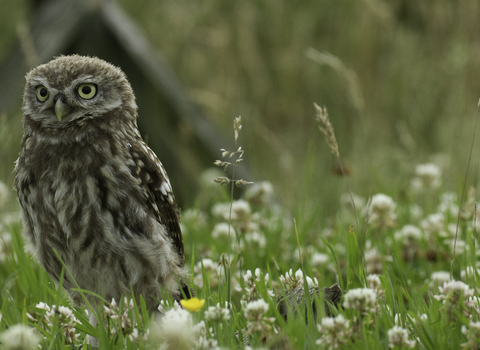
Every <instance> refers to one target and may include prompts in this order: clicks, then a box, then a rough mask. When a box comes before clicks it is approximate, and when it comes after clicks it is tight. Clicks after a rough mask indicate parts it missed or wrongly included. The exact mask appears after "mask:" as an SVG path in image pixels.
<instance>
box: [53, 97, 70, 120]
mask: <svg viewBox="0 0 480 350" xmlns="http://www.w3.org/2000/svg"><path fill="white" fill-rule="evenodd" d="M64 100H65V96H64V95H62V94H58V95H56V96H55V97H54V98H53V102H54V103H55V115H56V116H57V119H58V121H59V122H61V121H62V117H63V116H65V115H67V114H68V113H70V106H69V105H68V104H66V103H65V102H64Z"/></svg>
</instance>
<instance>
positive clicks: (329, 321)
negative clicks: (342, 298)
mask: <svg viewBox="0 0 480 350" xmlns="http://www.w3.org/2000/svg"><path fill="white" fill-rule="evenodd" d="M317 329H318V331H319V332H320V333H321V334H322V336H321V337H320V339H318V340H317V341H316V344H317V345H323V346H329V347H330V348H331V349H338V347H339V346H340V345H342V344H343V345H346V344H347V343H348V340H349V338H350V336H351V335H352V330H351V328H350V321H348V320H347V319H345V317H343V315H337V316H336V317H335V318H333V317H324V318H322V320H321V321H320V324H318V325H317Z"/></svg>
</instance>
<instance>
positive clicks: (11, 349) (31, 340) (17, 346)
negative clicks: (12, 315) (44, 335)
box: [0, 324, 40, 350]
mask: <svg viewBox="0 0 480 350" xmlns="http://www.w3.org/2000/svg"><path fill="white" fill-rule="evenodd" d="M0 339H1V340H2V343H3V348H2V349H3V350H36V349H37V347H38V344H39V343H40V337H39V336H38V334H36V333H35V332H34V330H33V329H32V328H30V327H28V326H27V325H24V324H16V325H13V326H11V327H10V328H8V329H7V330H6V331H5V332H3V333H2V334H1V335H0Z"/></svg>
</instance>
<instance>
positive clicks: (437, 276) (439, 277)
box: [430, 271, 450, 286]
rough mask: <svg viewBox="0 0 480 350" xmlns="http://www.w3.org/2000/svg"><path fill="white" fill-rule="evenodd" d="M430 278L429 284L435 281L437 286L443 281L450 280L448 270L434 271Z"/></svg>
mask: <svg viewBox="0 0 480 350" xmlns="http://www.w3.org/2000/svg"><path fill="white" fill-rule="evenodd" d="M430 279H431V280H432V282H431V286H433V285H434V284H435V282H437V284H438V285H439V286H441V285H443V284H444V283H445V282H448V281H450V272H447V271H436V272H432V275H431V276H430Z"/></svg>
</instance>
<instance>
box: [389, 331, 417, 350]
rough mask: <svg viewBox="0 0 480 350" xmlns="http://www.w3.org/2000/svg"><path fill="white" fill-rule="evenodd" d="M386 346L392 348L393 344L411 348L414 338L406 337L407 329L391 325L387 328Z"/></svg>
mask: <svg viewBox="0 0 480 350" xmlns="http://www.w3.org/2000/svg"><path fill="white" fill-rule="evenodd" d="M387 334H388V346H389V347H390V348H392V349H393V348H394V347H395V346H399V347H407V348H413V347H414V346H415V341H414V340H409V339H408V331H407V330H406V329H405V328H402V327H400V326H393V328H391V329H389V330H388V333H387Z"/></svg>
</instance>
